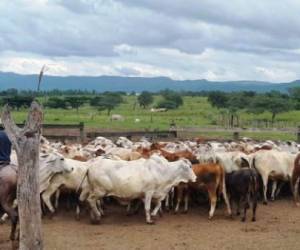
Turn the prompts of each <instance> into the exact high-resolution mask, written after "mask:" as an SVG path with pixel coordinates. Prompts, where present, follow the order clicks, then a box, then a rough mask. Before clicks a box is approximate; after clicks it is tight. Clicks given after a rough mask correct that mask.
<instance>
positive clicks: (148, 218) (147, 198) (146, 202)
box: [144, 192, 154, 224]
mask: <svg viewBox="0 0 300 250" xmlns="http://www.w3.org/2000/svg"><path fill="white" fill-rule="evenodd" d="M152 195H153V193H152V192H149V193H146V194H145V198H144V205H145V214H146V222H147V224H154V221H153V220H152V219H151V215H150V209H151V200H152Z"/></svg>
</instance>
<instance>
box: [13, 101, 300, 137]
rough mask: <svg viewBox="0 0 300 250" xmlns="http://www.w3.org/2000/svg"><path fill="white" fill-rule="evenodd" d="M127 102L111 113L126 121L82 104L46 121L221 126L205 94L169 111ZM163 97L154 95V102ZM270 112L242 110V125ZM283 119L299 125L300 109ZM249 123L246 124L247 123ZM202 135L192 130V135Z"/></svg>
mask: <svg viewBox="0 0 300 250" xmlns="http://www.w3.org/2000/svg"><path fill="white" fill-rule="evenodd" d="M124 99H125V103H123V104H121V105H120V106H119V107H118V108H116V109H115V110H113V111H112V112H111V113H112V114H120V115H122V116H124V118H125V120H124V121H113V122H112V121H111V120H110V116H108V115H107V112H106V111H102V112H99V111H97V110H96V109H95V108H93V107H90V106H89V105H86V106H83V107H81V108H80V109H79V111H78V112H77V111H76V110H71V109H70V110H64V109H45V110H44V115H45V117H44V120H45V123H52V124H53V123H54V124H73V123H78V122H84V123H85V126H86V127H89V128H102V129H105V130H138V129H139V130H141V129H142V130H144V129H149V130H154V129H157V130H164V129H169V127H170V123H171V122H172V121H174V122H175V123H176V126H177V127H179V128H186V129H189V128H193V129H197V128H203V127H206V128H208V127H220V123H219V119H220V112H219V110H217V109H216V108H213V107H212V106H211V105H210V104H209V103H208V101H207V99H206V98H205V97H184V105H183V106H181V107H180V108H179V109H177V110H169V111H167V112H161V113H152V112H150V108H148V109H142V108H140V107H139V106H138V105H136V108H134V106H135V105H134V104H135V102H136V97H135V96H126V97H125V98H124ZM159 99H160V97H159V96H156V97H155V102H157V101H158V100H159ZM26 113H27V110H20V111H14V112H13V115H14V117H15V119H16V121H17V122H22V121H24V120H25V118H26ZM136 118H138V119H140V122H138V123H137V122H135V119H136ZM270 118H271V114H270V113H263V114H259V115H254V114H249V113H246V112H242V111H241V112H240V121H241V123H242V124H244V125H243V127H251V121H253V120H263V119H268V120H270ZM276 119H277V120H279V121H281V123H278V124H277V125H278V126H281V127H285V126H289V127H296V126H297V125H299V124H300V111H291V112H287V113H282V114H279V115H278V116H277V117H276ZM245 124H247V125H245ZM197 135H201V134H197V133H192V134H191V136H197ZM203 136H206V137H215V138H216V137H220V138H227V137H231V133H226V132H209V133H205V134H203ZM242 136H249V137H253V138H257V139H283V140H287V139H289V140H292V139H295V138H296V135H295V134H291V133H283V132H262V133H257V132H253V133H249V132H248V133H242Z"/></svg>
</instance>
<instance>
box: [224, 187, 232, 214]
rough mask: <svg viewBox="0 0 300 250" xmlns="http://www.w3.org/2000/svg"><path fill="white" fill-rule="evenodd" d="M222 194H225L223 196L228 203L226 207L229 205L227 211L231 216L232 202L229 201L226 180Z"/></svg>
mask: <svg viewBox="0 0 300 250" xmlns="http://www.w3.org/2000/svg"><path fill="white" fill-rule="evenodd" d="M222 194H223V198H224V201H225V204H226V207H227V213H228V215H229V216H230V217H231V216H232V211H231V206H230V202H229V199H228V196H227V192H226V187H225V182H224V186H223V192H222Z"/></svg>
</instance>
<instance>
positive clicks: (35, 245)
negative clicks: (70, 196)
mask: <svg viewBox="0 0 300 250" xmlns="http://www.w3.org/2000/svg"><path fill="white" fill-rule="evenodd" d="M42 120H43V112H42V109H41V107H40V106H39V104H37V103H36V102H33V103H32V104H31V108H30V111H29V114H28V118H27V121H26V124H25V126H24V127H23V128H22V129H21V128H19V127H17V126H16V124H15V122H14V121H13V119H12V117H11V113H10V110H9V107H8V105H6V106H5V107H4V110H3V113H2V122H3V125H4V127H5V131H6V132H7V135H8V137H9V139H10V141H11V142H12V144H13V146H14V148H15V150H16V153H17V156H18V181H17V199H18V211H19V223H20V242H19V249H20V250H39V249H43V241H42V232H41V231H42V230H41V228H42V221H41V204H40V191H39V146H40V145H39V143H40V137H41V127H42Z"/></svg>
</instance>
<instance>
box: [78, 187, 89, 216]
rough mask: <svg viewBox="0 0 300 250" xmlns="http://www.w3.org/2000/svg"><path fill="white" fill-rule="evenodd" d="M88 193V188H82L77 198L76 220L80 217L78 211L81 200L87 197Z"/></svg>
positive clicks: (80, 208) (81, 205) (80, 206)
mask: <svg viewBox="0 0 300 250" xmlns="http://www.w3.org/2000/svg"><path fill="white" fill-rule="evenodd" d="M88 195H89V191H88V190H84V189H83V190H82V191H81V193H80V196H79V198H78V201H77V205H76V216H75V218H76V220H79V219H80V211H81V210H82V207H83V202H84V201H85V200H86V199H87V198H88Z"/></svg>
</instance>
